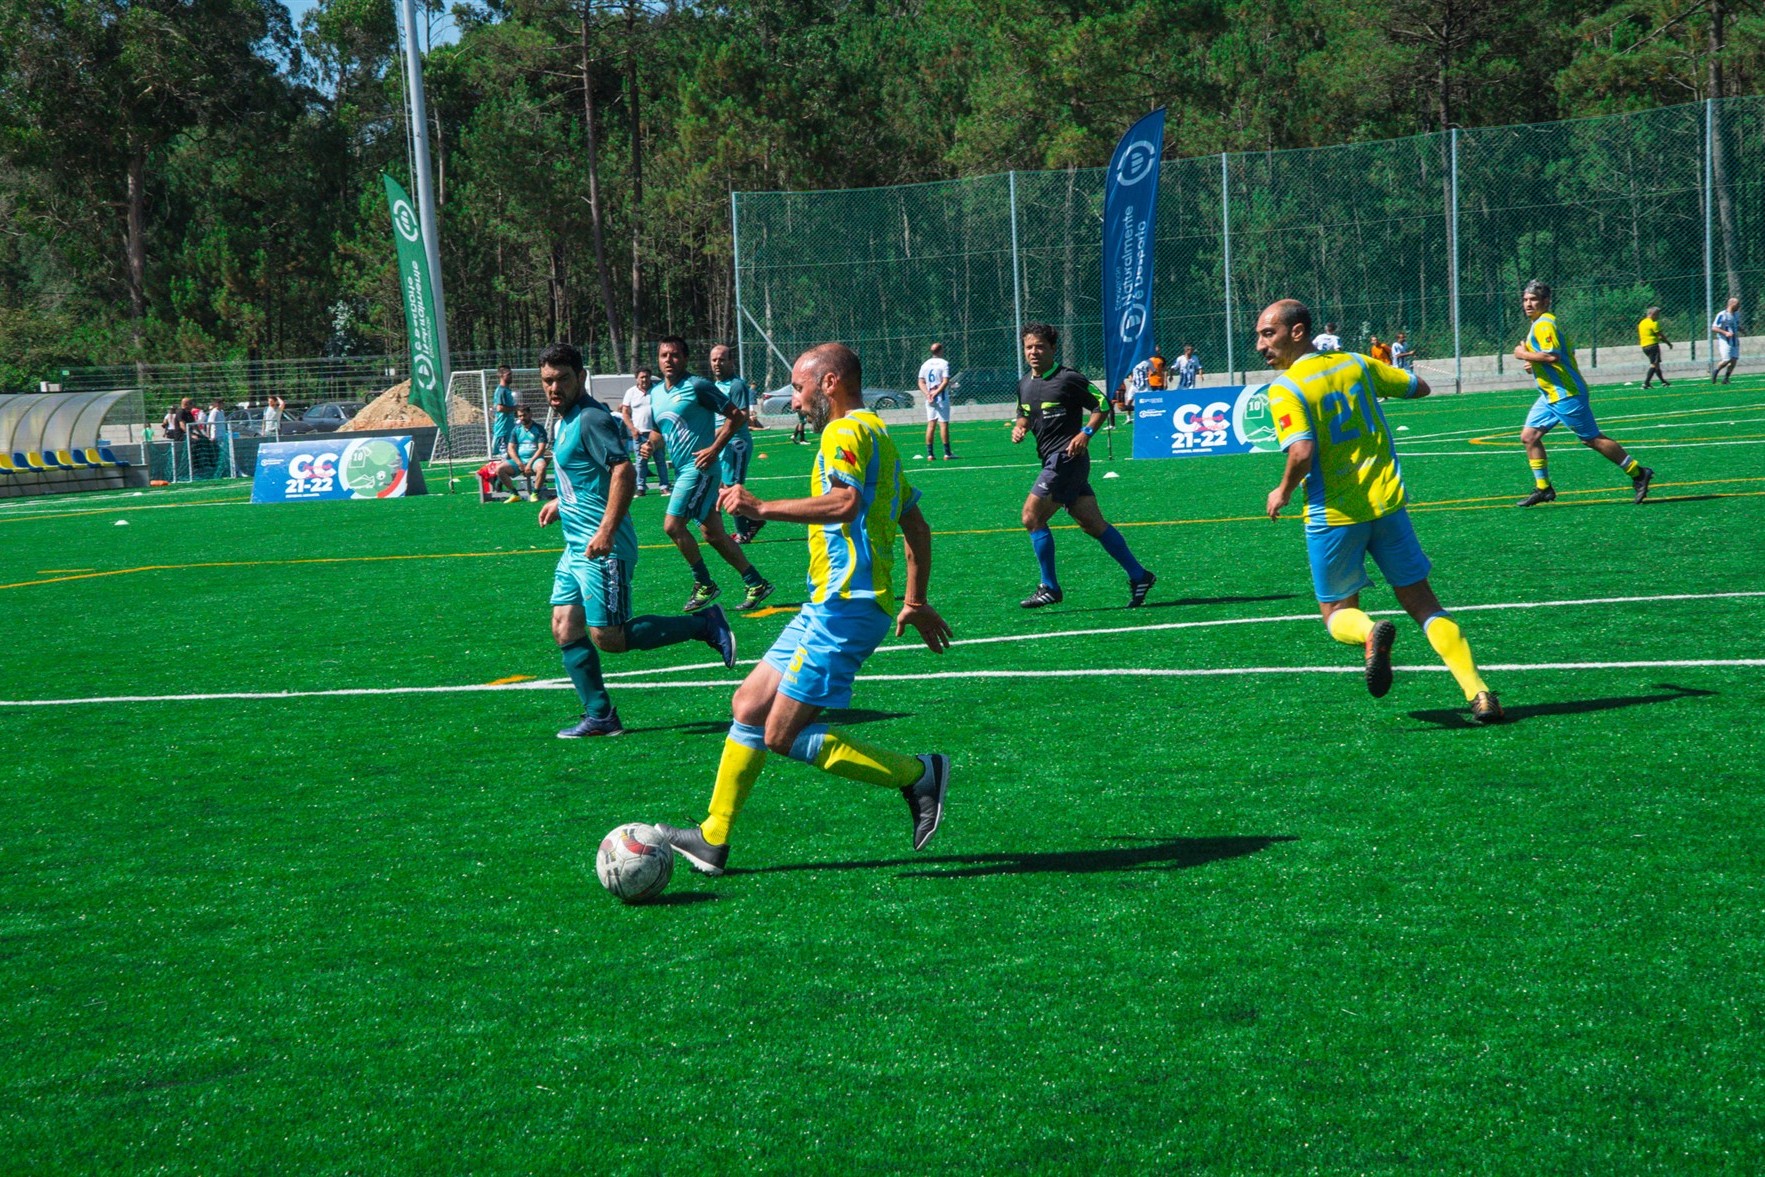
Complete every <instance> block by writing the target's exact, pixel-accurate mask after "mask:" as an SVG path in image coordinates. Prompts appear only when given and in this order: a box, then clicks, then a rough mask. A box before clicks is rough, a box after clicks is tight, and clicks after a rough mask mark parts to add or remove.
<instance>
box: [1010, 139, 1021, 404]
mask: <svg viewBox="0 0 1765 1177" xmlns="http://www.w3.org/2000/svg"><path fill="white" fill-rule="evenodd" d="M1010 180H1011V186H1010V191H1011V319H1012V322H1013V323H1015V324H1016V325H1017V335H1016V337H1015V338H1014V339H1013V340H1012V344H1011V350H1012V351H1014V352H1016V353H1017V378H1018V379H1019V380H1022V379H1023V278H1022V276H1021V273H1022V272H1021V271H1020V270H1019V268H1018V261H1017V172H1015V171H1013V172H1012V173H1011V177H1010Z"/></svg>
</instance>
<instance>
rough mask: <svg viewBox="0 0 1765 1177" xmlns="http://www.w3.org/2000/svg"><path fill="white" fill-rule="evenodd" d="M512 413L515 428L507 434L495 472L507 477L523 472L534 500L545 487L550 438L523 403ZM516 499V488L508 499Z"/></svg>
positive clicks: (516, 500) (517, 492)
mask: <svg viewBox="0 0 1765 1177" xmlns="http://www.w3.org/2000/svg"><path fill="white" fill-rule="evenodd" d="M515 415H516V421H515V431H514V432H513V433H511V434H509V444H508V446H507V448H506V449H505V450H504V451H503V464H502V466H501V467H500V468H499V469H498V470H497V475H498V477H501V478H509V479H513V478H515V477H516V476H517V475H525V476H526V478H527V480H528V490H529V493H530V494H532V496H533V501H534V502H536V503H537V502H538V501H539V499H540V496H541V494H542V493H543V492H544V490H545V472H546V468H547V467H548V466H550V465H551V460H552V450H551V438H550V437H549V436H547V434H546V431H545V426H544V425H541V424H540V423H539V422H538V421H535V420H534V419H533V410H532V409H530V408H528V407H527V406H526V405H522V406H521V407H520V408H519V409H517V410H515ZM520 501H521V492H520V491H519V490H516V491H514V492H512V493H511V494H510V495H509V502H511V503H518V502H520Z"/></svg>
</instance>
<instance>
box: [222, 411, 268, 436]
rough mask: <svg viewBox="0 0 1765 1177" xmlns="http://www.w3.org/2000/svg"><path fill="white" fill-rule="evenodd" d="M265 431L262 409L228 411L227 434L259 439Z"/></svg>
mask: <svg viewBox="0 0 1765 1177" xmlns="http://www.w3.org/2000/svg"><path fill="white" fill-rule="evenodd" d="M263 431H264V411H263V410H262V409H228V410H227V432H228V433H231V434H232V435H233V436H234V437H257V436H259V435H260V434H262V433H263Z"/></svg>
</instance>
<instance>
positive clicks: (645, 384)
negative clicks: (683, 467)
mask: <svg viewBox="0 0 1765 1177" xmlns="http://www.w3.org/2000/svg"><path fill="white" fill-rule="evenodd" d="M635 380H636V383H634V384H633V385H632V386H631V387H630V388H627V389H626V390H625V397H624V399H622V400H621V401H620V402H619V415H620V416H621V417H623V418H625V434H626V440H625V449H626V452H627V453H628V454H630V455H631V464H632V465H633V466H635V467H636V468H637V493H638V494H640V495H645V494H648V493H649V478H648V475H649V467H650V459H649V458H646V457H644V456H643V454H642V453H640V452H639V447H640V446H642V445H643V443H644V442H645V441H647V440H648V439H649V436H650V430H651V429H653V428H654V427H655V426H654V425H653V424H652V420H653V419H652V417H651V415H650V385H651V384H652V383H654V379H653V377H652V376H651V375H650V370H649V369H648V368H639V369H638V370H637V375H636V377H635ZM651 456H652V457H654V458H655V459H656V483H657V485H658V486H659V487H660V488H661V491H662V493H663V494H667V493H668V492H669V491H671V490H673V489H674V488H673V487H672V486H670V485H669V484H668V455H667V454H665V453H663V452H662V450H661V449H659V448H658V449H656V451H655V453H654V454H653V455H651Z"/></svg>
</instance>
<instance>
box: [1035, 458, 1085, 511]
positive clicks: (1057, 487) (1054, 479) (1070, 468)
mask: <svg viewBox="0 0 1765 1177" xmlns="http://www.w3.org/2000/svg"><path fill="white" fill-rule="evenodd" d="M1030 493H1031V494H1033V495H1035V496H1036V497H1037V498H1039V499H1053V500H1054V501H1055V502H1056V503H1059V504H1060V505H1061V506H1063V507H1070V506H1072V505H1073V504H1074V503H1076V502H1078V501H1079V500H1080V499H1082V498H1087V497H1089V498H1096V497H1097V492H1096V491H1094V490H1092V489H1091V455H1090V453H1089V452H1086V453H1082V454H1080V455H1079V456H1078V457H1076V458H1075V457H1072V456H1071V455H1069V454H1068V453H1067V452H1066V451H1065V450H1064V449H1063V450H1061V451H1060V452H1059V453H1057V454H1055V455H1054V456H1053V457H1051V458H1049V459H1048V460H1047V461H1046V462H1044V463H1043V464H1042V472H1041V473H1040V474H1038V475H1036V484H1035V485H1034V486H1032V487H1030Z"/></svg>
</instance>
